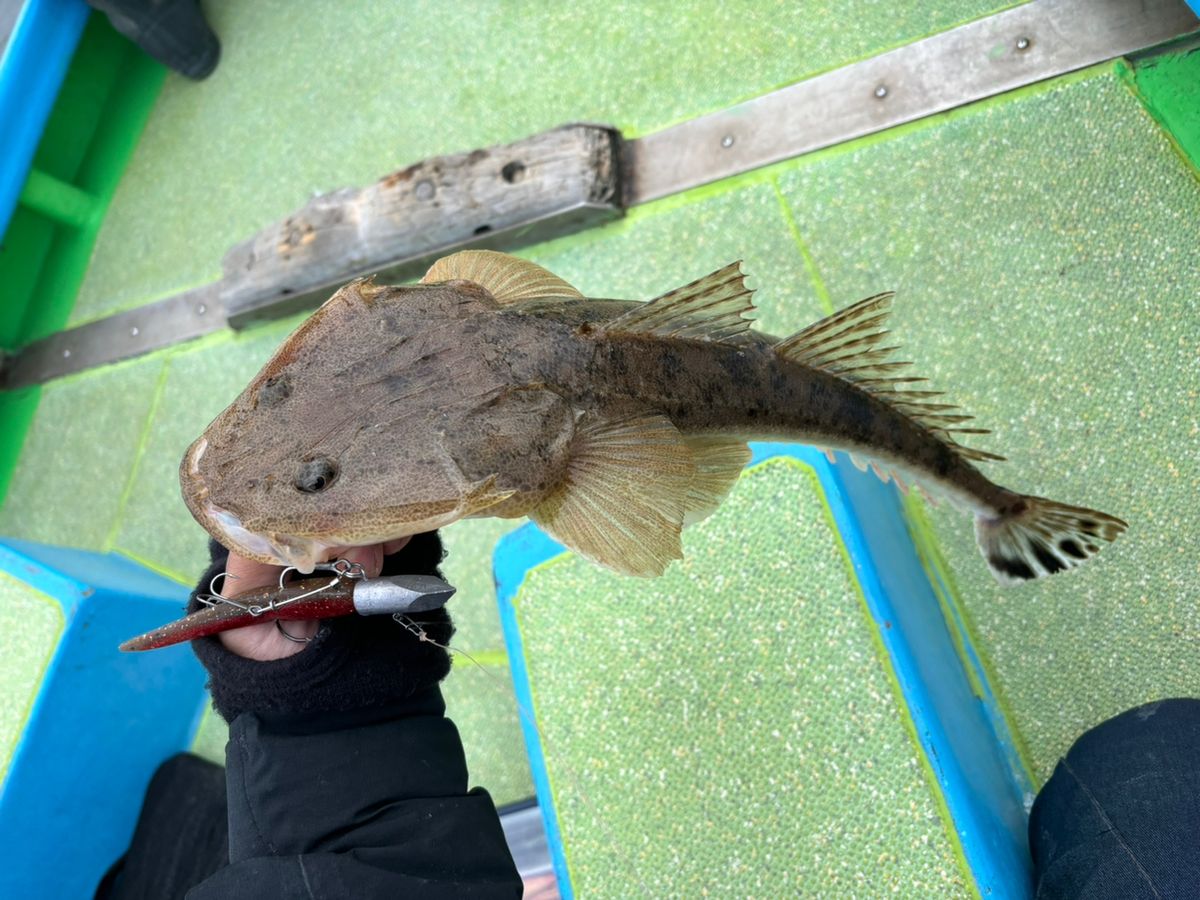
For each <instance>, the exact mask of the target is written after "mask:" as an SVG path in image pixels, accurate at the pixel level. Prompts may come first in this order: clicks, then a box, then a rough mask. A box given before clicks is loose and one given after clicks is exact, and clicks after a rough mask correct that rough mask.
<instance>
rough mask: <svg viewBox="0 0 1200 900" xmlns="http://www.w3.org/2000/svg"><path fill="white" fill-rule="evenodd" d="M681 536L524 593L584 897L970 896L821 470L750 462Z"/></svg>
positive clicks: (557, 797)
mask: <svg viewBox="0 0 1200 900" xmlns="http://www.w3.org/2000/svg"><path fill="white" fill-rule="evenodd" d="M684 544H685V548H684V550H685V552H684V560H683V561H682V562H680V563H675V564H673V565H672V566H671V567H670V568H669V569H668V570H667V573H666V574H665V575H664V576H663V577H661V578H659V579H655V580H653V581H633V580H631V579H627V578H621V577H619V576H616V575H612V574H610V573H600V572H598V571H597V570H596V568H595V567H594V566H592V565H591V564H589V563H586V562H585V561H583V560H581V559H579V558H577V557H574V556H561V557H558V558H556V559H555V560H552V561H550V562H548V563H546V564H545V565H543V566H542V567H540V568H538V569H535V570H534V571H533V572H532V573H531V574H530V575H529V576H527V578H526V581H525V583H524V585H523V586H522V588H521V591H520V593H519V594H518V597H517V600H516V606H517V615H518V619H519V623H520V628H521V636H522V640H523V641H524V646H525V657H526V663H527V665H528V666H529V672H530V682H531V685H532V691H533V698H534V704H535V706H536V713H537V717H538V722H539V725H540V727H541V732H542V741H543V747H544V750H545V754H546V758H547V765H548V770H549V776H550V780H551V789H552V792H553V794H554V802H555V807H556V811H557V814H558V820H559V823H560V826H561V829H562V832H563V836H564V848H565V853H566V857H567V864H568V868H569V870H570V873H571V883H572V886H573V888H574V890H575V893H576V895H577V896H581V897H599V896H603V897H617V896H643V897H666V896H673V897H674V896H678V897H695V896H700V895H701V894H702V893H704V894H705V895H713V896H739V897H746V896H758V897H784V896H796V895H797V894H799V893H802V892H804V891H806V890H807V891H816V890H820V891H823V892H826V894H827V895H828V896H865V897H876V896H883V895H885V894H890V893H893V892H896V893H902V894H903V895H904V896H922V897H933V896H937V897H960V896H971V895H972V892H971V890H970V888H969V887H968V886H967V884H966V883H965V882H964V879H963V874H962V872H961V871H960V869H959V867H958V863H957V860H956V856H955V850H954V848H953V845H952V843H951V841H950V839H949V838H948V837H947V834H946V832H945V831H944V830H943V828H942V821H941V819H940V817H939V813H938V808H937V807H936V806H935V804H934V801H933V799H932V798H931V795H930V793H929V790H928V787H927V784H926V781H925V777H924V773H923V772H922V768H921V763H920V761H919V759H918V757H917V754H916V752H915V750H914V747H913V745H912V743H911V742H910V740H909V736H908V734H907V733H906V730H905V724H904V717H905V715H906V714H905V713H904V712H902V711H901V710H900V709H898V708H897V704H896V700H895V699H894V695H893V690H892V685H891V684H890V683H889V675H888V674H887V672H886V671H885V669H884V667H883V666H882V665H881V664H880V661H879V658H878V656H877V655H876V652H877V648H876V644H875V636H874V633H873V629H872V627H871V625H870V623H869V621H868V619H867V617H866V615H865V612H864V610H863V608H862V605H861V600H860V598H859V595H858V590H857V587H856V585H855V584H854V582H853V580H852V578H851V577H850V573H849V569H848V564H847V561H846V559H845V557H844V555H843V551H842V549H841V546H840V542H839V540H838V538H837V536H836V534H835V532H834V531H833V529H832V528H831V523H830V520H829V518H828V511H827V509H826V507H825V503H824V499H823V498H822V496H821V494H820V489H819V487H818V485H817V481H816V477H815V475H814V474H813V473H812V471H811V470H810V469H809V468H807V467H806V466H804V465H802V464H800V463H799V462H796V461H794V460H774V461H768V462H767V463H764V464H762V465H761V466H757V467H755V468H754V469H752V470H750V472H749V473H747V474H745V475H743V477H742V479H741V480H740V481H739V483H738V485H737V486H736V488H735V489H734V491H733V493H732V494H731V495H730V498H729V500H728V501H727V502H726V503H725V504H724V505H723V506H722V507H721V508H720V509H719V510H718V511H717V512H716V513H715V514H714V515H713V516H712V517H711V518H709V519H707V520H705V521H704V522H702V523H701V524H699V525H697V526H696V527H695V528H693V529H689V530H688V531H687V532H685V541H684ZM614 597H619V598H620V601H619V602H614V599H613V598H614ZM568 598H569V602H567V600H568Z"/></svg>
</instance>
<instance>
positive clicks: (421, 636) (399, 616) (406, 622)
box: [392, 613, 655, 897]
mask: <svg viewBox="0 0 1200 900" xmlns="http://www.w3.org/2000/svg"><path fill="white" fill-rule="evenodd" d="M392 619H393V620H394V621H395V622H396V624H398V625H400V626H402V627H403V628H405V629H407V630H408V631H409V632H410V633H411V634H413V635H414V636H416V638H417V640H420V641H424V642H425V643H427V644H433V645H434V646H435V647H441V648H442V649H443V650H445V651H447V652H449V653H457V654H458V655H459V656H463V657H465V658H466V659H467V660H469V661H470V662H471V663H473V664H474V665H475V666H476V667H477V668H478V669H479V670H480V671H481V672H483V674H484V675H486V676H487V677H488V678H489V679H490V680H491V682H492V684H493V685H495V687H496V688H497V689H498V690H499V691H501V692H502V693H503V694H504V696H505V697H506V698H507V699H509V700H511V701H512V702H513V703H515V704H516V706H517V710H518V712H519V713H520V715H521V718H522V719H524V720H525V721H526V722H528V723H529V724H530V725H531V726H532V727H533V730H534V731H536V732H537V736H538V739H539V740H540V741H541V742H542V746H543V747H545V748H547V749H553V747H552V745H551V744H550V741H549V740H548V738H547V737H546V733H545V732H544V731H542V729H541V728H540V727H539V726H538V723H537V720H536V719H535V718H534V716H533V713H532V712H531V711H530V710H528V709H526V708H525V705H524V704H523V703H522V702H521V701H520V700H519V699H518V698H517V697H516V695H515V694H514V693H513V692H512V690H511V688H510V685H508V684H507V683H506V682H505V681H504V680H503V679H502V678H500V677H499V676H498V675H496V673H495V672H492V671H490V670H489V669H488V668H487V667H486V666H485V665H484V664H483V663H481V662H479V660H477V659H475V657H473V656H472V655H471V654H470V653H468V652H467V651H466V650H460V649H458V648H457V647H451V646H449V645H448V644H439V643H438V642H437V641H435V640H434V639H433V638H431V637H430V636H429V635H428V633H427V632H426V631H425V629H424V628H422V627H421V625H420V623H418V622H414V621H413V620H412V619H411V618H409V617H408V616H406V615H404V614H403V613H396V614H395V615H393V616H392ZM562 772H563V774H564V775H566V780H567V781H568V782H569V784H570V787H571V788H572V789H573V790H574V791H575V792H576V794H577V795H578V798H579V799H580V800H581V801H582V802H583V806H584V807H585V808H586V809H587V811H588V812H589V813H591V815H592V821H593V822H595V823H597V824H598V825H599V827H600V830H601V831H602V832H603V834H604V839H605V840H606V841H608V846H609V847H612V848H613V849H614V851H615V850H616V848H618V847H619V846H620V844H619V843H618V841H617V839H616V837H615V836H614V835H613V834H612V832H611V831H609V829H608V825H607V824H606V822H605V819H604V816H603V815H602V814H601V813H600V810H599V809H597V808H596V807H595V806H593V804H592V801H591V800H590V799H589V798H588V795H587V791H585V790H584V789H583V786H582V785H581V784H580V783H579V780H578V779H577V778H576V777H575V772H574V771H573V769H572V767H571V766H569V765H564V766H563V767H562ZM617 858H618V859H620V860H621V861H622V865H621V868H626V866H628V868H629V872H630V874H632V876H633V880H634V881H635V882H636V883H637V884H638V885H639V886H640V887H641V888H642V890H643V892H644V893H643V894H642V896H644V897H653V896H655V895H654V893H653V892H651V890H650V887H649V886H648V885H647V884H646V882H644V881H643V880H642V878H641V875H640V874H639V873H638V871H637V870H636V869H634V868H633V867H632V865H631V864H628V863H627V862H626V860H625V858H624V857H620V856H618V857H617Z"/></svg>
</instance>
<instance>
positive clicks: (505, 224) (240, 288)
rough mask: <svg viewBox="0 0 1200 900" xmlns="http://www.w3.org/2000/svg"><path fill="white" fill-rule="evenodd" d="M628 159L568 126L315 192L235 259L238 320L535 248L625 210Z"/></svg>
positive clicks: (229, 273) (240, 323) (232, 294)
mask: <svg viewBox="0 0 1200 900" xmlns="http://www.w3.org/2000/svg"><path fill="white" fill-rule="evenodd" d="M619 154H620V137H619V135H617V133H616V132H615V131H613V130H611V129H609V128H605V127H601V126H596V125H568V126H565V127H562V128H557V129H554V130H553V131H548V132H544V133H542V134H538V135H534V136H533V137H530V138H526V139H524V140H520V141H516V142H515V143H511V144H504V145H500V146H495V147H489V148H486V149H481V150H474V151H472V152H470V153H456V154H452V155H449V156H436V157H431V158H430V159H426V160H422V161H421V162H419V163H416V164H415V165H412V166H409V167H408V168H406V169H401V170H399V171H397V172H393V173H391V174H390V175H387V176H385V177H384V178H381V179H380V180H379V181H377V182H375V183H374V184H372V185H369V186H367V187H364V188H346V189H342V190H338V191H333V192H331V193H328V194H322V195H320V196H318V197H314V198H313V199H312V200H310V201H309V202H308V203H307V204H305V206H304V207H303V208H302V209H300V210H298V211H297V212H295V213H293V214H292V215H290V216H288V217H287V218H286V219H283V220H282V221H280V222H276V223H274V224H273V225H270V226H268V227H267V228H264V229H263V230H262V231H260V232H259V233H258V234H256V235H254V236H253V237H252V238H250V239H248V240H246V241H243V242H242V243H240V244H237V245H236V246H234V247H233V248H232V249H230V251H229V252H228V253H227V254H226V255H225V258H224V260H223V261H222V268H223V270H224V273H225V277H224V279H223V282H224V290H223V291H222V293H223V294H224V298H225V309H226V313H227V315H228V317H229V322H230V324H231V325H232V326H233V327H235V328H240V327H244V326H245V325H247V324H249V323H251V322H254V321H257V320H261V319H264V318H273V317H277V316H281V315H286V314H288V313H290V312H292V311H295V310H298V309H303V308H307V307H311V306H312V305H314V302H320V301H322V300H324V299H325V297H327V296H328V294H329V293H331V292H332V290H333V289H336V288H337V287H338V286H340V285H341V284H343V283H345V282H346V281H348V280H350V279H351V278H355V277H358V276H360V275H369V274H379V275H381V276H383V277H385V278H387V279H390V280H394V279H397V278H400V277H405V276H411V275H414V274H419V273H420V271H421V270H422V269H423V268H424V267H425V266H427V265H428V264H429V263H431V262H432V261H433V260H434V259H436V258H437V257H439V256H443V255H445V254H446V253H448V252H452V251H454V250H457V249H461V248H464V247H485V246H486V247H495V248H507V247H513V246H516V245H519V244H529V243H532V242H534V241H536V240H539V239H542V238H544V237H550V236H554V235H559V234H562V233H564V232H566V231H572V230H576V229H578V228H583V227H588V226H590V225H594V224H596V223H597V222H599V221H603V220H607V219H611V218H615V217H617V216H620V215H621V213H622V210H621V207H620V206H619V205H618V200H619V198H620V195H621V192H620V184H619V177H620V166H619V164H618V162H619Z"/></svg>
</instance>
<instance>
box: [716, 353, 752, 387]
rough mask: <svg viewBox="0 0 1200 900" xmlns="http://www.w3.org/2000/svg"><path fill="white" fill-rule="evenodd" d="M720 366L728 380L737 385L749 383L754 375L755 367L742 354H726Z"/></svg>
mask: <svg viewBox="0 0 1200 900" xmlns="http://www.w3.org/2000/svg"><path fill="white" fill-rule="evenodd" d="M721 365H722V367H723V368H724V369H725V371H726V373H728V375H729V378H730V380H731V381H732V382H733V383H734V384H737V385H745V384H748V383H750V382H751V379H752V378H753V377H754V374H755V367H754V366H753V365H752V364H751V362H750V360H749V359H747V358H746V355H745V354H744V353H729V354H726V355H725V357H724V358H723V359H722V360H721Z"/></svg>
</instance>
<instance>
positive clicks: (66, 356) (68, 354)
mask: <svg viewBox="0 0 1200 900" xmlns="http://www.w3.org/2000/svg"><path fill="white" fill-rule="evenodd" d="M70 358H71V351H70V350H63V359H70Z"/></svg>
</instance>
